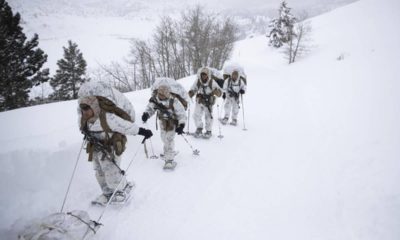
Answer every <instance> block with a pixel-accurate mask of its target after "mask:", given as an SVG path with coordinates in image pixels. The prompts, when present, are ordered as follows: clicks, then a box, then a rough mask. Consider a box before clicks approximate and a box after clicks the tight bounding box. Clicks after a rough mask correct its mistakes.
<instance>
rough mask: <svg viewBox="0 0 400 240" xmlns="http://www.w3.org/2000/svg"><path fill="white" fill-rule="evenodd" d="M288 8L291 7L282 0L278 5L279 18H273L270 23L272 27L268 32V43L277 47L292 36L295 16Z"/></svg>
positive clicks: (288, 40)
mask: <svg viewBox="0 0 400 240" xmlns="http://www.w3.org/2000/svg"><path fill="white" fill-rule="evenodd" d="M290 10H291V8H289V7H288V6H287V3H286V2H285V1H283V2H282V3H281V6H280V7H279V18H276V19H273V20H272V21H271V23H270V27H271V28H272V29H271V31H270V34H269V38H270V39H269V42H270V45H272V46H274V47H277V48H279V47H281V46H282V45H283V44H285V43H288V42H290V41H291V39H292V38H293V36H294V31H293V27H294V24H295V23H296V18H295V17H294V16H293V15H292V14H291V13H290Z"/></svg>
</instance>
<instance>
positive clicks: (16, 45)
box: [0, 0, 49, 111]
mask: <svg viewBox="0 0 400 240" xmlns="http://www.w3.org/2000/svg"><path fill="white" fill-rule="evenodd" d="M20 20H21V16H20V15H19V13H16V14H15V15H14V14H13V12H12V9H11V7H10V6H9V5H8V3H7V2H6V1H5V0H0V111H4V110H11V109H15V108H19V107H24V106H27V105H28V103H29V102H28V100H29V92H30V90H31V88H32V87H33V86H37V85H39V84H40V83H43V82H46V81H48V75H49V70H48V69H43V70H40V69H41V68H42V66H43V64H44V63H45V62H46V61H47V55H46V54H44V52H43V51H42V50H41V49H40V48H38V44H39V42H38V39H39V37H38V35H37V34H35V35H34V36H33V37H32V39H31V40H27V37H26V36H25V34H24V33H23V32H22V27H21V26H20Z"/></svg>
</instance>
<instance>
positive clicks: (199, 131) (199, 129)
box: [193, 128, 203, 138]
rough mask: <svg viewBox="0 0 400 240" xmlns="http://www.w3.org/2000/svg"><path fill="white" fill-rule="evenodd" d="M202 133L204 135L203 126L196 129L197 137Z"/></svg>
mask: <svg viewBox="0 0 400 240" xmlns="http://www.w3.org/2000/svg"><path fill="white" fill-rule="evenodd" d="M202 135H203V129H202V128H198V129H196V132H195V133H194V134H193V136H194V137H195V138H200V137H201V136H202Z"/></svg>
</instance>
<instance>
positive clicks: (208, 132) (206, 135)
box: [204, 131, 212, 138]
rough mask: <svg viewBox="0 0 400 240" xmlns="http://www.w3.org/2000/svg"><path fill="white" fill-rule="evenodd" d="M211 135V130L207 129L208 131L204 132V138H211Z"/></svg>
mask: <svg viewBox="0 0 400 240" xmlns="http://www.w3.org/2000/svg"><path fill="white" fill-rule="evenodd" d="M211 136H212V134H211V131H207V132H206V133H205V134H204V138H210V137H211Z"/></svg>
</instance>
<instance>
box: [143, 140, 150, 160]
mask: <svg viewBox="0 0 400 240" xmlns="http://www.w3.org/2000/svg"><path fill="white" fill-rule="evenodd" d="M143 147H144V154H146V158H149V152H148V151H147V145H146V142H143Z"/></svg>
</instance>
